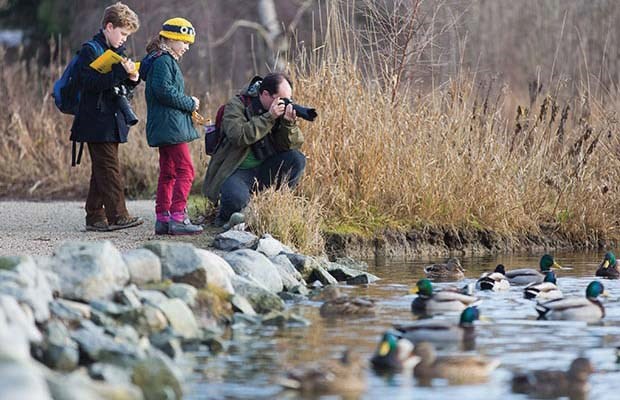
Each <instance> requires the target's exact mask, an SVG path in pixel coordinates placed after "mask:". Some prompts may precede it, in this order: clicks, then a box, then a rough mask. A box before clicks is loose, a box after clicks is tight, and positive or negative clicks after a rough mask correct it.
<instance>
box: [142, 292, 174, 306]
mask: <svg viewBox="0 0 620 400" xmlns="http://www.w3.org/2000/svg"><path fill="white" fill-rule="evenodd" d="M138 296H139V298H140V301H142V302H143V303H145V304H152V305H154V306H156V305H158V304H161V303H163V302H164V301H167V300H168V296H166V295H165V294H163V293H162V292H160V291H158V290H140V291H139V292H138Z"/></svg>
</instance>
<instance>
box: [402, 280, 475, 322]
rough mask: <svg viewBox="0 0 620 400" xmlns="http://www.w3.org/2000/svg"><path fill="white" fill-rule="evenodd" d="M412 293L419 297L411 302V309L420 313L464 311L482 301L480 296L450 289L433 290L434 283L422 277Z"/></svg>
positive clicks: (415, 312)
mask: <svg viewBox="0 0 620 400" xmlns="http://www.w3.org/2000/svg"><path fill="white" fill-rule="evenodd" d="M410 293H417V294H418V297H416V298H415V299H414V300H413V302H411V311H412V312H413V313H414V314H419V315H434V314H440V313H444V312H451V311H454V312H458V311H463V310H464V309H465V308H466V307H468V306H473V305H476V304H478V303H479V302H480V299H479V298H478V297H474V296H468V295H466V294H461V293H458V292H454V291H450V290H440V291H437V292H433V284H432V283H431V281H430V280H428V279H426V278H423V279H420V280H419V281H418V282H417V283H416V286H415V287H414V288H413V289H411V291H410Z"/></svg>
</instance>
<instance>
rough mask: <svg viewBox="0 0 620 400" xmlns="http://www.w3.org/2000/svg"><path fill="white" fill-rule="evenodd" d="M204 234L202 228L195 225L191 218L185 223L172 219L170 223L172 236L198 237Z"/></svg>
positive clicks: (169, 229)
mask: <svg viewBox="0 0 620 400" xmlns="http://www.w3.org/2000/svg"><path fill="white" fill-rule="evenodd" d="M200 233H202V226H200V225H194V224H192V223H191V222H190V220H189V218H185V219H184V220H183V221H175V220H173V219H170V222H169V223H168V234H170V235H198V234H200Z"/></svg>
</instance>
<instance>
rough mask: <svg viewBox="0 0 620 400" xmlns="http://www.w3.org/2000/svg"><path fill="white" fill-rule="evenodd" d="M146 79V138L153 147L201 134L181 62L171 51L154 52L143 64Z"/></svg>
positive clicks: (143, 75)
mask: <svg viewBox="0 0 620 400" xmlns="http://www.w3.org/2000/svg"><path fill="white" fill-rule="evenodd" d="M140 75H141V77H142V79H144V80H145V81H146V89H145V96H146V105H147V119H146V138H147V141H148V144H149V146H151V147H159V146H165V145H170V144H177V143H185V142H191V141H192V140H195V139H198V138H199V137H200V135H199V134H198V132H197V131H196V129H195V128H194V125H193V123H192V111H193V110H194V100H193V99H192V98H191V97H190V96H188V95H186V94H185V81H184V80H183V74H182V72H181V69H180V68H179V63H178V62H177V61H176V60H175V59H174V58H173V57H172V56H171V55H170V54H168V53H167V52H153V53H150V54H149V55H148V56H146V57H145V59H144V60H143V62H142V64H141V65H140Z"/></svg>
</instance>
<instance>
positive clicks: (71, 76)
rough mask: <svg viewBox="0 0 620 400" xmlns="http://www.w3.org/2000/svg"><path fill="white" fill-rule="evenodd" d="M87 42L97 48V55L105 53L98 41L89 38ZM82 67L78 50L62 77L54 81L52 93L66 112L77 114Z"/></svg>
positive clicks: (56, 101)
mask: <svg viewBox="0 0 620 400" xmlns="http://www.w3.org/2000/svg"><path fill="white" fill-rule="evenodd" d="M86 44H87V45H89V46H90V47H92V49H93V50H95V54H96V55H97V57H98V56H100V55H102V54H103V48H102V47H101V45H100V44H99V43H98V42H97V41H95V40H89V41H88V42H86ZM80 67H81V65H80V53H79V52H78V53H77V54H76V55H75V56H73V58H72V59H71V61H70V62H69V64H68V65H67V67H66V68H65V70H64V72H63V73H62V76H61V77H60V79H58V80H57V81H56V82H55V83H54V92H53V93H52V96H53V97H54V103H56V107H57V108H58V109H59V110H60V111H61V112H63V113H65V114H71V115H75V114H77V110H78V105H79V104H80V85H79V83H78V72H79V71H80Z"/></svg>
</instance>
